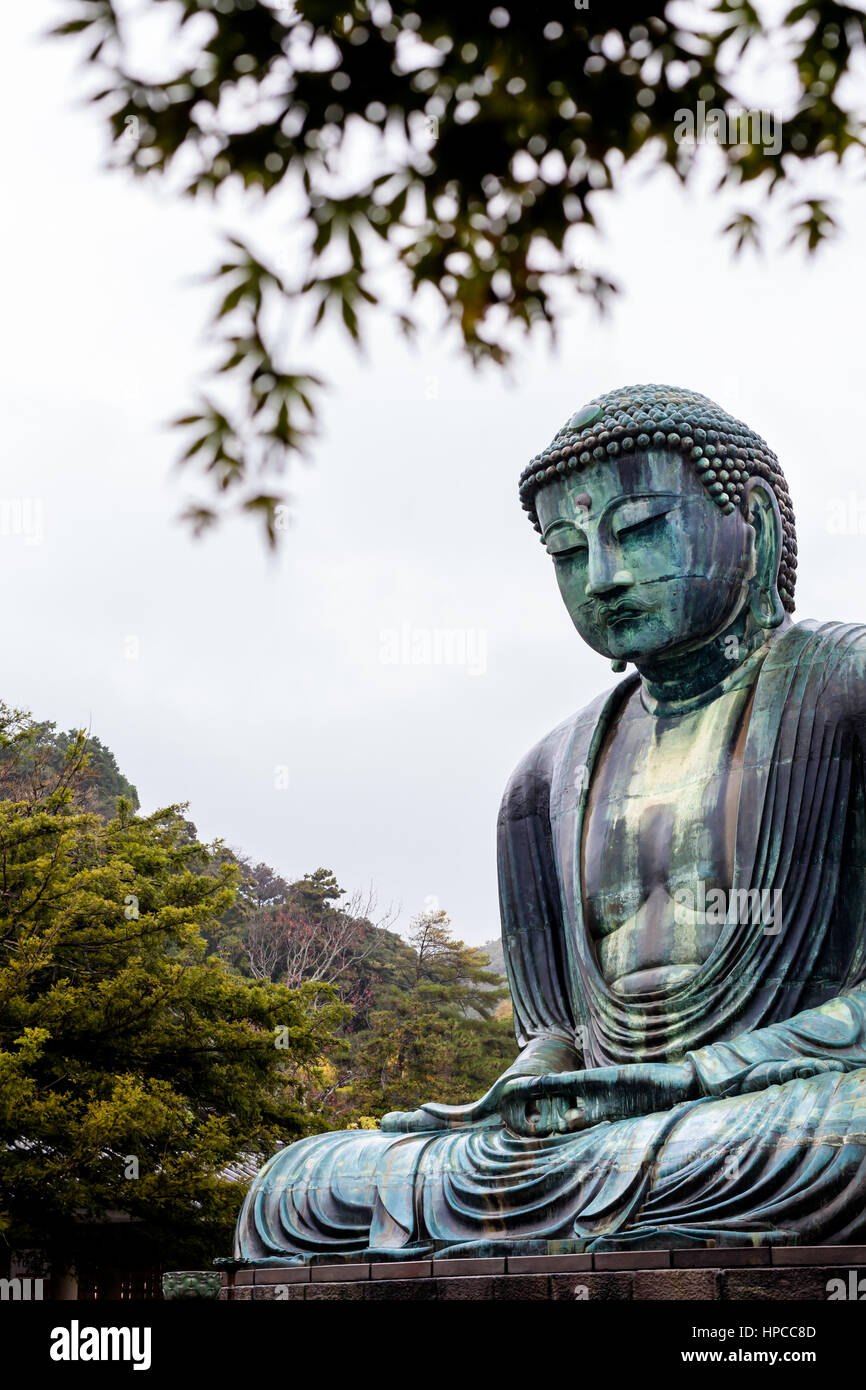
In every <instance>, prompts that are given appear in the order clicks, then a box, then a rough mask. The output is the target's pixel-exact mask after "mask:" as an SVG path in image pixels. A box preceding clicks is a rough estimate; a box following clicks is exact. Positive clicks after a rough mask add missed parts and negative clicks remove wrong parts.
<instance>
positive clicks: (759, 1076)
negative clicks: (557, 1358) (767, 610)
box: [236, 622, 866, 1261]
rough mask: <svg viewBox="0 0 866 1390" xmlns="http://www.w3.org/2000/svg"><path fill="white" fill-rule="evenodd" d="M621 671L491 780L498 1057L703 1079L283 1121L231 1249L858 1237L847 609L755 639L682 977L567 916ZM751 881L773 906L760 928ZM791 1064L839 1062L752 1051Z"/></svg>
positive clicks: (311, 1252)
mask: <svg viewBox="0 0 866 1390" xmlns="http://www.w3.org/2000/svg"><path fill="white" fill-rule="evenodd" d="M636 681H637V677H627V678H626V679H624V680H623V681H621V682H620V683H619V684H618V685H617V686H616V687H615V688H614V689H613V690H612V691H611V692H609V693H608V694H606V695H604V696H602V697H600V698H599V699H598V700H596V701H595V702H594V703H593V704H591V705H590V706H589V707H588V708H587V709H586V710H584V711H583V712H582V713H580V714H578V715H577V716H574V717H572V718H570V719H568V720H566V721H565V722H564V723H563V724H561V725H560V726H559V727H558V728H557V729H555V730H554V731H553V732H552V733H551V734H549V735H548V736H547V737H546V738H545V739H543V740H542V741H541V743H539V744H538V745H537V746H536V747H535V748H534V749H533V750H532V752H531V753H530V754H529V755H528V756H527V757H526V758H525V759H524V760H523V762H522V763H521V764H520V766H519V767H518V769H517V771H516V772H515V773H514V775H513V776H512V778H511V780H510V782H509V784H508V787H507V789H506V792H505V796H504V798H503V803H502V809H501V812H500V817H499V828H498V861H499V890H500V908H501V916H502V935H503V943H504V948H505V960H506V968H507V973H508V982H509V987H510V990H511V996H512V1000H513V1004H514V1017H515V1028H516V1033H517V1040H518V1043H519V1045H520V1047H521V1054H520V1057H519V1058H518V1059H517V1061H516V1062H515V1064H514V1065H513V1067H512V1068H510V1069H509V1072H510V1073H511V1074H514V1075H517V1074H536V1075H540V1074H544V1073H547V1072H556V1071H566V1070H574V1069H578V1068H580V1067H587V1068H591V1067H603V1066H604V1067H607V1066H617V1065H621V1064H627V1063H633V1062H681V1061H683V1060H684V1059H685V1058H689V1059H690V1060H691V1062H692V1063H693V1066H694V1068H695V1071H696V1074H697V1077H698V1080H699V1084H700V1088H701V1096H700V1098H698V1099H696V1100H692V1101H687V1102H685V1103H683V1104H680V1105H677V1106H675V1107H673V1108H672V1109H671V1110H669V1111H664V1112H660V1113H657V1114H651V1115H645V1116H641V1117H639V1118H636V1119H626V1120H620V1121H615V1122H610V1123H608V1122H606V1123H602V1124H598V1125H595V1126H594V1127H592V1128H590V1129H587V1130H584V1131H582V1132H580V1133H577V1134H568V1135H554V1136H550V1137H548V1138H544V1139H529V1138H523V1137H520V1136H517V1135H515V1134H513V1133H511V1132H510V1131H509V1130H508V1129H507V1128H506V1127H505V1126H503V1125H502V1123H501V1122H485V1123H482V1124H476V1125H472V1126H468V1125H467V1126H465V1127H463V1128H461V1129H454V1130H448V1131H437V1132H430V1133H421V1134H408V1135H400V1134H383V1133H381V1132H380V1131H344V1132H341V1133H336V1134H329V1135H320V1136H315V1137H312V1138H309V1139H305V1140H302V1141H301V1142H300V1143H297V1144H294V1145H292V1146H291V1147H290V1148H287V1149H285V1150H283V1151H281V1152H280V1153H278V1154H277V1155H275V1157H274V1158H273V1159H271V1160H270V1162H269V1163H268V1164H266V1165H265V1167H264V1168H263V1169H262V1170H261V1172H260V1173H259V1175H258V1176H257V1178H256V1179H255V1180H254V1182H253V1184H252V1187H251V1188H250V1191H249V1193H248V1196H247V1199H246V1202H245V1204H244V1207H243V1210H242V1212H241V1215H240V1218H239V1221H238V1229H237V1236H236V1254H237V1255H238V1256H240V1257H245V1258H248V1259H251V1260H253V1261H261V1260H267V1259H277V1258H279V1259H285V1258H286V1257H287V1256H289V1257H291V1256H295V1257H298V1258H309V1257H310V1256H315V1255H323V1254H325V1253H327V1252H329V1251H331V1252H334V1251H360V1250H364V1249H369V1250H370V1251H371V1252H380V1253H384V1252H391V1253H392V1254H394V1255H399V1254H400V1253H406V1254H409V1253H412V1252H416V1251H418V1250H419V1249H428V1248H439V1247H442V1248H444V1247H446V1246H455V1245H459V1246H465V1247H466V1248H467V1249H472V1248H480V1247H481V1246H482V1245H484V1244H485V1243H488V1242H491V1241H493V1242H496V1243H497V1245H498V1246H499V1245H501V1246H502V1248H505V1247H506V1244H507V1243H509V1242H511V1243H514V1242H516V1243H518V1244H520V1243H523V1244H521V1248H529V1247H528V1246H527V1245H526V1244H525V1243H526V1242H530V1243H531V1242H533V1241H538V1240H543V1241H545V1240H546V1241H570V1242H576V1244H577V1248H594V1249H601V1248H605V1247H607V1248H615V1247H617V1246H621V1245H623V1244H626V1245H628V1244H642V1245H650V1246H659V1247H666V1246H670V1245H671V1244H677V1243H683V1242H686V1243H689V1242H703V1243H706V1242H713V1243H731V1242H733V1243H735V1244H743V1243H747V1242H756V1243H760V1244H766V1243H775V1242H782V1243H786V1244H797V1243H830V1244H832V1243H839V1244H845V1243H851V1242H857V1241H861V1240H866V814H864V801H866V798H864V790H866V789H864V743H866V628H863V627H861V626H854V625H845V624H840V623H830V624H816V623H810V622H805V623H800V624H797V625H793V626H789V627H787V628H786V629H784V630H783V631H781V632H780V633H779V634H777V635H775V636H774V637H773V638H771V640H770V641H769V642H768V645H767V652H766V655H765V657H764V659H763V661H762V663H761V666H760V671H759V673H758V675H757V678H756V683H755V690H754V698H753V702H752V707H751V712H750V715H749V722H748V728H747V732H746V742H745V752H744V765H743V772H742V782H741V787H740V794H739V804H738V813H737V822H736V843H735V854H734V872H733V882H732V888H731V893H730V895H729V902H730V906H729V911H728V920H727V921H726V922H725V924H724V926H723V927H722V930H721V933H720V936H719V938H718V941H717V942H716V945H715V946H714V948H713V950H712V952H711V953H710V955H709V956H708V958H707V960H706V961H705V962H704V964H703V965H702V966H701V967H700V968H699V969H698V970H697V971H696V972H695V973H694V974H693V975H692V976H691V977H690V978H689V979H688V980H686V981H684V982H681V983H679V984H676V985H674V986H672V987H671V988H669V989H665V990H658V991H656V992H655V993H653V994H652V995H651V996H647V997H646V998H641V997H640V996H637V997H635V996H632V997H629V998H623V997H620V996H618V995H616V994H615V993H614V992H613V991H612V990H611V989H610V988H609V987H608V985H607V983H606V982H605V980H604V978H603V976H602V975H601V973H600V970H599V967H598V963H597V960H596V955H595V950H594V947H593V943H592V941H591V939H590V937H589V933H588V931H587V930H586V927H585V924H584V919H583V898H582V891H581V882H580V862H581V856H580V847H581V835H582V825H583V817H584V813H585V809H586V802H587V796H588V792H589V787H590V784H591V781H592V775H593V767H594V764H595V761H596V759H597V757H598V755H599V751H600V749H601V748H602V746H603V743H604V740H605V737H606V734H607V732H608V730H609V728H610V726H611V722H612V720H613V719H614V718H615V717H616V715H617V713H618V711H619V710H620V709H621V708H622V706H623V703H624V701H625V700H627V699H628V697H629V696H630V695H631V693H632V692H633V690H634V688H635V684H636ZM767 895H769V897H768V896H767ZM767 901H773V902H774V903H778V904H779V905H780V909H781V915H780V916H779V914H775V915H774V920H773V924H772V928H769V927H768V925H767V919H766V915H765V912H764V910H763V907H762V904H764V903H766V902H767ZM744 905H745V906H746V909H747V910H746V911H745V913H744V910H743V909H744ZM810 1059H813V1060H818V1061H821V1062H825V1063H827V1062H829V1063H832V1064H833V1066H834V1067H835V1070H834V1071H829V1072H826V1073H825V1074H822V1075H815V1076H809V1077H806V1078H805V1079H792V1080H786V1081H785V1082H784V1084H768V1080H772V1077H773V1076H774V1075H776V1074H781V1073H778V1069H776V1071H775V1072H774V1070H773V1066H772V1064H782V1063H792V1064H793V1063H796V1062H798V1061H799V1060H803V1061H808V1060H810Z"/></svg>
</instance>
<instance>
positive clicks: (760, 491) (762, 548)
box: [746, 478, 785, 628]
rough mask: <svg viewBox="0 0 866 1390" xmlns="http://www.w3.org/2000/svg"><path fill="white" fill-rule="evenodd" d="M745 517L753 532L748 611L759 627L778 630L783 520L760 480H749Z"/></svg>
mask: <svg viewBox="0 0 866 1390" xmlns="http://www.w3.org/2000/svg"><path fill="white" fill-rule="evenodd" d="M746 499H747V515H748V519H749V521H750V522H751V524H752V528H753V530H754V532H755V542H754V544H755V552H754V573H753V574H752V580H751V584H750V586H749V609H750V611H751V614H752V617H753V618H754V619H755V622H756V623H758V624H759V626H760V627H766V628H773V627H778V626H779V624H780V623H782V622H784V619H785V610H784V608H783V606H782V600H781V598H780V597H779V589H778V577H779V562H780V560H781V558H782V517H781V514H780V512H779V504H778V502H777V501H776V496H775V493H774V492H773V489H772V488H771V487H769V486H768V485H767V483H765V482H764V480H763V478H751V479H750V481H749V484H748V487H747V489H746Z"/></svg>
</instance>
